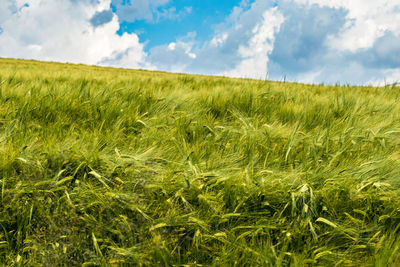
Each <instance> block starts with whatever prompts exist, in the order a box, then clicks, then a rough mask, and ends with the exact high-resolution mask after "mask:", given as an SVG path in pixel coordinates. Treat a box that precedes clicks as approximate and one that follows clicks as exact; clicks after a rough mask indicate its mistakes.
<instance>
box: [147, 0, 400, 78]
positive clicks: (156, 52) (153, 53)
mask: <svg viewBox="0 0 400 267" xmlns="http://www.w3.org/2000/svg"><path fill="white" fill-rule="evenodd" d="M399 36H400V2H399V1H398V0H382V1H372V0H353V1H346V0H278V1H264V0H255V1H253V2H251V3H250V1H242V2H241V4H240V5H238V6H237V7H235V8H234V9H233V10H232V12H231V15H230V16H229V17H228V18H227V19H226V20H225V21H224V22H223V23H221V24H220V25H217V26H216V27H215V32H214V36H213V37H212V38H210V40H209V41H207V42H204V43H200V42H197V41H196V40H195V39H192V40H190V42H185V41H182V40H180V42H177V47H179V49H178V48H177V49H173V50H171V49H169V47H168V45H164V46H158V47H155V48H153V49H151V50H150V58H151V60H152V62H155V64H156V65H157V66H160V68H162V69H163V70H170V71H174V70H177V69H179V71H181V72H192V73H203V74H217V75H218V74H219V75H221V74H222V75H227V76H233V77H250V78H265V77H266V76H268V77H270V78H271V79H274V80H281V79H287V80H292V81H299V82H313V83H321V82H322V83H342V84H347V83H350V84H365V83H374V84H379V83H381V81H384V80H385V81H386V82H387V83H390V82H396V81H399V80H400V77H399V75H398V74H399V72H400V71H399V70H400V64H399V63H400V62H399V59H400V56H399V53H400V37H399ZM188 47H190V49H189V50H190V51H191V53H194V54H195V55H196V58H190V57H188V54H187V51H188Z"/></svg>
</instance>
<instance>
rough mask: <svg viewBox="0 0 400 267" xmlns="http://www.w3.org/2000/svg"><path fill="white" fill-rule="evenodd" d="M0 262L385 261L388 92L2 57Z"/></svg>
mask: <svg viewBox="0 0 400 267" xmlns="http://www.w3.org/2000/svg"><path fill="white" fill-rule="evenodd" d="M0 186H1V196H0V262H1V263H2V264H3V265H4V266H81V265H83V266H121V265H122V266H399V264H400V251H399V249H400V240H399V236H400V229H399V228H400V88H399V87H396V86H395V85H392V86H386V87H379V88H378V87H368V86H365V87H351V86H326V85H325V86H324V85H305V84H296V83H288V82H272V81H256V80H246V79H229V78H223V77H208V76H195V75H184V74H169V73H162V72H151V71H142V70H126V69H112V68H101V67H95V66H84V65H71V64H59V63H45V62H38V61H24V60H14V59H0Z"/></svg>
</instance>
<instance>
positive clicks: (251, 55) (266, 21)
mask: <svg viewBox="0 0 400 267" xmlns="http://www.w3.org/2000/svg"><path fill="white" fill-rule="evenodd" d="M283 21H284V18H283V16H282V14H281V13H280V12H279V11H278V10H277V8H271V9H269V10H267V11H265V12H264V14H263V20H262V21H261V22H260V23H258V24H257V25H256V26H255V27H254V28H253V30H252V34H253V36H252V37H251V39H250V40H249V41H248V43H247V44H246V45H240V46H239V49H238V54H239V55H240V57H241V58H242V61H241V62H240V63H239V64H238V65H237V66H236V67H235V68H234V69H232V70H228V71H224V72H222V73H221V74H222V75H226V76H231V77H246V78H255V79H263V78H265V77H266V75H267V72H268V70H267V63H268V55H269V54H270V53H271V52H272V50H273V49H274V39H275V34H276V33H277V32H279V28H280V25H281V24H282V23H283Z"/></svg>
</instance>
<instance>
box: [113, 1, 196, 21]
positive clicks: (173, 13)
mask: <svg viewBox="0 0 400 267" xmlns="http://www.w3.org/2000/svg"><path fill="white" fill-rule="evenodd" d="M170 2H171V1H170V0H128V1H127V0H112V1H111V7H112V10H113V11H114V12H115V13H116V14H117V16H118V18H119V19H120V21H125V22H134V21H137V20H145V21H147V22H150V23H157V22H159V21H160V20H162V19H170V20H171V19H172V20H179V19H180V18H182V17H184V16H187V15H189V14H190V13H191V12H192V7H190V6H186V7H183V9H182V10H177V9H176V7H174V6H172V7H166V5H167V4H168V3H170Z"/></svg>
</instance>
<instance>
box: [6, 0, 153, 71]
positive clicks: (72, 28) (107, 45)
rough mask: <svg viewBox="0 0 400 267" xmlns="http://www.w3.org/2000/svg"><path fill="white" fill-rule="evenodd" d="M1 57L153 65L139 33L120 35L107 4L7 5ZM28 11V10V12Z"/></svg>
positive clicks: (56, 0) (13, 0) (58, 0)
mask: <svg viewBox="0 0 400 267" xmlns="http://www.w3.org/2000/svg"><path fill="white" fill-rule="evenodd" d="M1 5H2V6H1V8H0V10H2V11H1V12H2V16H1V18H2V19H1V27H2V29H3V33H2V34H1V35H0V56H3V57H15V58H30V59H42V60H51V61H61V62H72V63H85V64H108V65H115V66H121V67H131V68H139V67H149V68H150V67H151V66H150V65H149V64H148V63H146V61H145V58H146V53H145V52H144V51H143V44H141V43H140V42H139V38H138V36H137V35H135V34H126V33H125V34H123V35H122V36H119V35H117V34H116V31H117V30H118V28H119V21H118V17H117V16H115V15H113V14H109V13H108V11H107V10H108V9H109V6H110V1H107V0H99V1H92V0H82V1H62V0H41V1H37V0H26V1H24V2H21V1H20V0H6V2H2V4H1ZM22 7H23V8H22Z"/></svg>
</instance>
